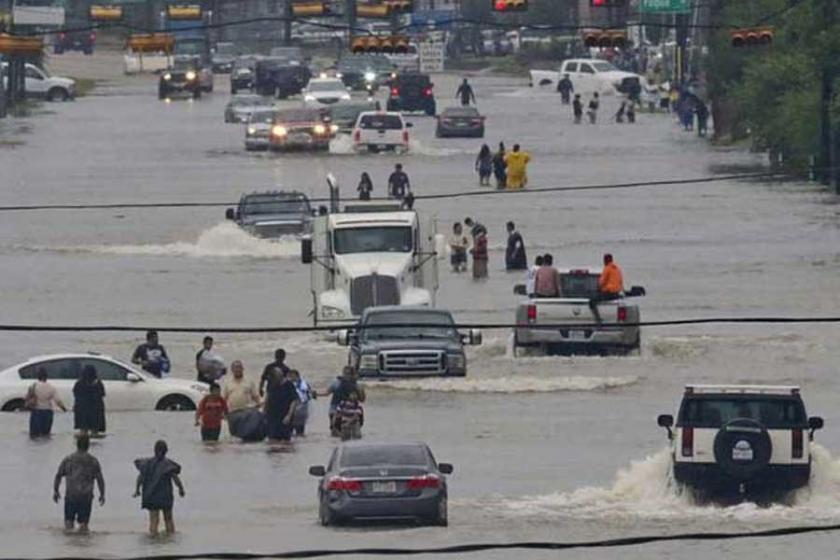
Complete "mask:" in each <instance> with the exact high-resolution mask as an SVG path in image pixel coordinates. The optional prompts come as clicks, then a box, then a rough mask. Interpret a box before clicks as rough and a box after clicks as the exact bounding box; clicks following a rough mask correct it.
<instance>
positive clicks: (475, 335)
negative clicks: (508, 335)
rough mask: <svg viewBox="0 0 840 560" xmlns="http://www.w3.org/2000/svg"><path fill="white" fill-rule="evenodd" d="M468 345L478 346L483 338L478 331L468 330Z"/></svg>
mask: <svg viewBox="0 0 840 560" xmlns="http://www.w3.org/2000/svg"><path fill="white" fill-rule="evenodd" d="M469 340H470V344H472V345H473V346H480V345H481V343H482V341H483V340H484V338H483V337H482V335H481V330H480V329H470V335H469Z"/></svg>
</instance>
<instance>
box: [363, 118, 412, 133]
mask: <svg viewBox="0 0 840 560" xmlns="http://www.w3.org/2000/svg"><path fill="white" fill-rule="evenodd" d="M402 127H403V122H402V119H401V118H399V117H398V116H397V115H364V116H363V117H362V119H361V120H360V121H359V128H363V129H369V128H374V129H377V130H383V129H384V130H402Z"/></svg>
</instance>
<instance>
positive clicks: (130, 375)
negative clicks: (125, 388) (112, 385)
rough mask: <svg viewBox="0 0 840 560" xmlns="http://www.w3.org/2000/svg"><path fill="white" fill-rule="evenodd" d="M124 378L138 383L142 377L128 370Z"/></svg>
mask: <svg viewBox="0 0 840 560" xmlns="http://www.w3.org/2000/svg"><path fill="white" fill-rule="evenodd" d="M125 379H126V381H130V382H131V383H139V382H141V381H143V378H142V377H140V376H139V375H137V374H136V373H132V372H129V373H128V375H126V376H125Z"/></svg>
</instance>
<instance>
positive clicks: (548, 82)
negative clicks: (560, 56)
mask: <svg viewBox="0 0 840 560" xmlns="http://www.w3.org/2000/svg"><path fill="white" fill-rule="evenodd" d="M540 85H541V86H550V85H551V80H549V79H548V78H543V79H542V80H540Z"/></svg>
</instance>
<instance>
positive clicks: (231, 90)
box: [230, 86, 237, 95]
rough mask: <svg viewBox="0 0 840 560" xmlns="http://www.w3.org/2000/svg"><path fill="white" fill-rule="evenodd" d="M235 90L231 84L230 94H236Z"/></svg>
mask: <svg viewBox="0 0 840 560" xmlns="http://www.w3.org/2000/svg"><path fill="white" fill-rule="evenodd" d="M236 92H237V89H236V88H235V87H233V86H231V87H230V94H231V95H236Z"/></svg>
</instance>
